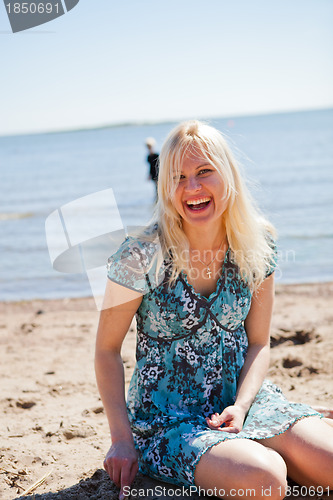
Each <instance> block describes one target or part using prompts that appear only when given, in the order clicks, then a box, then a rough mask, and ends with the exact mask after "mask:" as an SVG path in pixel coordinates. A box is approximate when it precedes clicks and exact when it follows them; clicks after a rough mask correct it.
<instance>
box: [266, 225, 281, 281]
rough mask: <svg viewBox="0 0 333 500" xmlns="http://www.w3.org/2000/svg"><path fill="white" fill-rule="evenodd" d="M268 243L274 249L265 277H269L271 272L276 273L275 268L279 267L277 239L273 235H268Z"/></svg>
mask: <svg viewBox="0 0 333 500" xmlns="http://www.w3.org/2000/svg"><path fill="white" fill-rule="evenodd" d="M268 243H269V246H270V247H271V249H272V250H273V253H272V256H271V259H270V262H269V263H268V265H267V268H266V276H265V278H268V276H270V275H271V274H273V273H274V271H275V269H276V268H277V265H278V255H277V246H276V241H275V240H274V239H273V237H272V236H271V235H269V236H268Z"/></svg>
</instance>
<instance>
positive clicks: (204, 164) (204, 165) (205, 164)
mask: <svg viewBox="0 0 333 500" xmlns="http://www.w3.org/2000/svg"><path fill="white" fill-rule="evenodd" d="M208 165H210V163H203V164H202V165H198V166H197V167H195V169H196V170H198V168H202V167H207V166H208Z"/></svg>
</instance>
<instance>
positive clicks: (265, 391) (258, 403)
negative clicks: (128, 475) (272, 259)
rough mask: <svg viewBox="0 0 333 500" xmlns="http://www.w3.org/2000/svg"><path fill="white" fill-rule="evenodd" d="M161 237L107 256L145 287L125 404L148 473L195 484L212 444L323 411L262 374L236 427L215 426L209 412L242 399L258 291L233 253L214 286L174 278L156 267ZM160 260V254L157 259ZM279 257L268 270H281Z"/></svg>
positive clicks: (128, 280) (134, 285)
mask: <svg viewBox="0 0 333 500" xmlns="http://www.w3.org/2000/svg"><path fill="white" fill-rule="evenodd" d="M154 255H156V244H155V243H151V242H146V241H140V240H138V239H134V238H127V239H126V240H125V242H124V243H123V244H122V245H121V247H120V248H119V250H118V251H117V252H116V253H115V254H114V255H113V256H112V257H110V259H109V261H108V277H109V278H110V279H111V280H112V281H114V282H116V283H119V284H121V285H123V286H125V287H127V288H130V289H133V290H136V291H139V292H141V293H142V294H143V299H142V302H141V305H140V307H139V309H138V311H137V314H136V319H137V346H136V365H135V369H134V373H133V376H132V380H131V384H130V388H129V392H128V396H127V408H128V415H129V420H130V423H131V427H132V432H133V436H134V442H135V446H136V447H137V449H138V451H139V466H140V471H141V472H142V473H143V474H147V475H149V476H151V477H154V478H156V479H159V480H163V481H166V482H169V483H174V484H179V485H184V486H190V485H194V484H195V483H194V471H195V466H196V464H197V463H198V461H199V459H200V457H201V456H202V454H203V453H205V452H206V451H207V450H208V449H209V448H211V447H212V446H214V445H216V444H217V443H221V442H222V441H226V440H228V439H240V438H248V439H265V438H269V437H273V436H275V435H277V434H280V433H282V432H284V431H286V430H287V429H288V428H289V427H290V426H291V425H292V424H293V423H294V422H296V421H297V420H298V419H301V418H303V417H306V416H311V415H317V416H320V415H319V413H317V412H316V411H314V410H313V409H312V408H310V407H309V406H306V405H303V404H295V403H289V402H288V401H287V400H286V399H285V397H284V396H283V395H282V393H281V391H280V389H279V388H278V387H276V386H275V385H274V384H272V383H271V382H269V381H268V380H265V381H264V383H263V385H262V387H261V388H260V390H259V392H258V394H257V396H256V398H255V400H254V402H253V404H252V406H251V408H250V410H249V412H248V414H247V416H246V419H245V422H244V426H243V429H242V431H241V432H239V433H238V434H229V433H223V432H220V431H216V430H211V429H209V428H208V426H207V423H206V421H205V417H207V416H211V414H212V413H215V412H218V413H221V412H222V411H223V409H224V408H225V407H226V406H229V405H232V404H233V403H234V401H235V396H236V389H237V381H238V377H239V374H240V371H241V369H242V366H243V363H244V360H245V357H246V352H247V346H248V340H247V335H246V332H245V329H244V320H245V318H246V316H247V314H248V312H249V309H250V306H251V292H250V290H249V288H248V286H247V285H246V283H245V282H244V281H243V280H242V279H241V278H240V276H239V273H238V269H237V267H236V265H235V264H234V263H233V261H232V251H231V250H228V252H227V254H226V257H225V261H224V263H223V270H222V273H221V277H220V279H219V281H218V283H217V287H216V291H215V292H214V293H212V294H211V295H210V296H209V297H208V298H206V297H204V296H202V295H200V294H199V293H197V292H195V290H194V289H193V287H192V286H191V285H190V284H189V283H188V281H187V279H186V275H185V274H184V273H181V274H180V276H179V277H178V279H177V280H176V282H175V284H174V285H173V286H172V287H171V288H170V286H169V284H168V277H169V271H168V264H170V262H168V261H164V262H163V264H162V266H161V267H160V266H158V268H159V271H158V272H157V271H156V265H155V266H154V264H153V265H152V262H153V261H154ZM155 260H156V259H155ZM275 265H276V264H275V263H274V264H272V266H271V269H270V270H269V271H268V273H267V275H269V274H271V273H272V272H273V271H274V268H275Z"/></svg>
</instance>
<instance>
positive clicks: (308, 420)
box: [96, 121, 333, 499]
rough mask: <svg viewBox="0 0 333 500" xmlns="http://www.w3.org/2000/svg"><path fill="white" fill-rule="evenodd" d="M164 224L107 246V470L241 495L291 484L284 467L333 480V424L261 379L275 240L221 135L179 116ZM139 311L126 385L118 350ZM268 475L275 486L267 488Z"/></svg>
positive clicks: (101, 350)
mask: <svg viewBox="0 0 333 500" xmlns="http://www.w3.org/2000/svg"><path fill="white" fill-rule="evenodd" d="M156 222H157V224H156V225H153V226H151V227H150V228H149V229H148V230H147V231H146V233H145V234H143V235H141V236H139V237H136V238H127V239H126V241H125V242H124V243H123V244H122V245H121V247H120V249H119V250H118V252H117V253H116V254H115V255H113V256H112V257H111V258H110V259H109V264H108V269H109V271H108V276H109V278H110V280H109V283H108V287H107V292H106V299H105V300H106V301H108V303H106V304H105V310H103V312H102V313H101V318H100V324H99V329H98V335H97V345H96V374H97V381H98V386H99V390H100V393H101V397H102V400H103V404H104V406H105V409H106V413H107V417H108V420H109V425H110V431H111V438H112V445H111V448H110V450H109V452H108V453H107V456H106V459H105V463H104V464H105V468H106V470H107V472H108V473H109V475H110V477H111V479H112V480H113V481H114V482H115V483H116V484H117V485H118V486H119V487H120V488H121V492H120V498H123V496H124V493H126V492H127V491H128V486H129V485H130V484H131V483H132V481H133V479H134V477H135V474H136V472H137V470H138V463H139V466H140V470H141V471H142V472H143V473H144V474H147V475H150V476H152V477H154V478H157V479H161V480H164V481H167V482H170V483H174V484H181V485H185V486H190V485H196V486H197V487H201V488H204V489H214V488H216V491H217V492H218V495H219V496H220V497H223V496H224V495H229V496H233V497H234V498H242V497H243V496H244V490H246V489H252V490H255V495H253V494H252V496H255V498H261V497H265V496H267V494H268V493H267V491H269V496H270V497H271V498H274V499H275V498H283V497H284V496H285V486H286V475H287V472H288V475H289V476H290V477H291V478H292V479H294V480H295V481H296V482H298V483H299V484H301V485H306V486H307V487H309V486H314V487H322V488H327V489H328V488H329V487H333V474H332V470H333V429H332V428H331V427H330V426H329V425H327V423H326V422H325V421H324V420H321V419H320V418H319V417H320V414H319V413H317V412H316V411H314V410H313V409H312V408H310V407H308V406H306V405H302V404H292V403H289V402H288V401H287V400H286V399H285V398H284V397H283V395H282V394H281V392H280V390H279V389H278V388H277V387H276V386H275V385H273V384H271V383H270V382H269V381H266V380H264V379H265V374H266V372H267V369H268V365H269V330H270V323H271V314H272V308H273V295H274V268H275V265H276V264H275V246H274V242H273V236H274V230H273V228H272V226H271V225H270V224H269V223H268V222H267V221H265V220H264V219H263V218H262V217H261V216H259V214H258V211H257V210H256V208H255V206H254V204H253V202H252V201H251V198H250V196H249V193H248V192H247V190H246V188H245V186H244V184H243V181H242V179H241V177H240V174H239V171H238V168H237V166H236V162H235V160H234V158H233V157H232V154H231V152H230V150H229V148H228V146H227V144H226V143H225V140H224V139H223V137H222V136H221V134H220V133H219V132H218V131H217V130H215V129H214V128H212V127H209V126H207V125H205V124H202V123H200V122H197V121H190V122H185V123H183V124H181V125H179V126H178V127H176V128H175V129H174V130H173V131H172V132H171V133H170V134H169V136H168V138H167V139H166V141H165V143H164V146H163V148H162V150H161V154H160V171H159V186H158V205H157V216H156ZM134 314H136V318H137V352H136V357H137V363H136V367H135V370H134V374H133V377H132V380H131V385H130V389H129V393H128V400H127V409H126V404H125V396H124V372H123V366H122V360H121V357H120V349H121V345H122V341H123V339H124V337H125V335H126V332H127V331H128V329H129V326H130V324H131V321H132V318H133V316H134ZM267 488H268V489H267Z"/></svg>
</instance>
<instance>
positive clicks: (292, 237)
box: [281, 233, 333, 240]
mask: <svg viewBox="0 0 333 500" xmlns="http://www.w3.org/2000/svg"><path fill="white" fill-rule="evenodd" d="M331 238H333V234H324V233H323V234H288V235H283V239H284V240H289V239H290V240H322V239H324V240H326V239H331ZM281 239H282V238H281Z"/></svg>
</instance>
